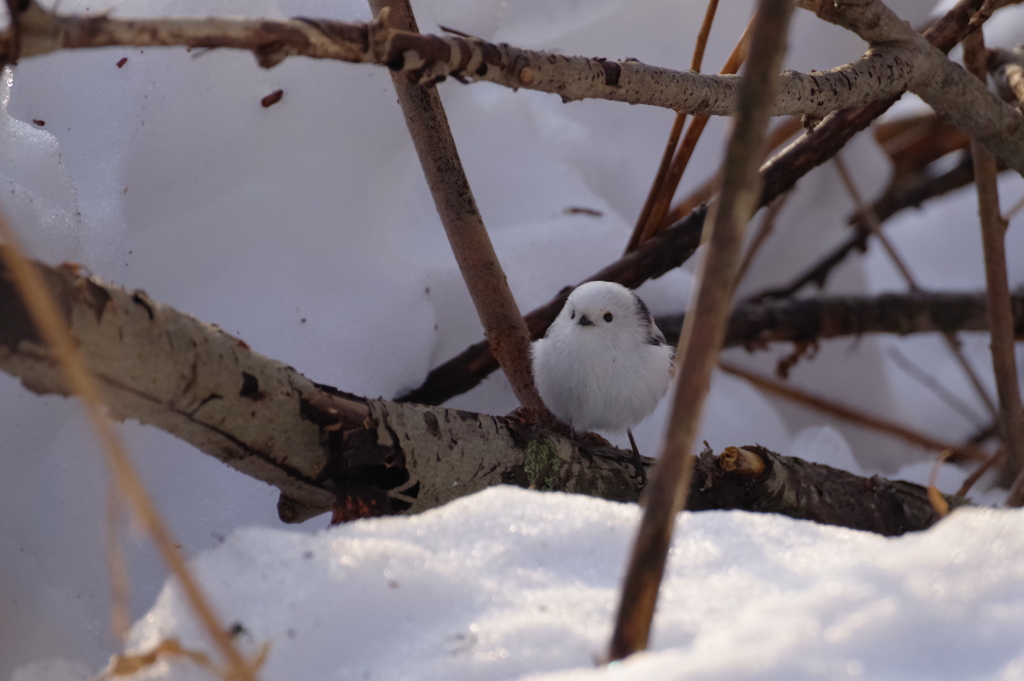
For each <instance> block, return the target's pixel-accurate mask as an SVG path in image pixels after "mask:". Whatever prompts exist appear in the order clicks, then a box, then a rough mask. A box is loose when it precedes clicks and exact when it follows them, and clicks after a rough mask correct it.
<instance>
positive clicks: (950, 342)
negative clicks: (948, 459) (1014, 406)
mask: <svg viewBox="0 0 1024 681" xmlns="http://www.w3.org/2000/svg"><path fill="white" fill-rule="evenodd" d="M832 160H833V161H835V164H836V169H837V170H839V177H840V178H841V180H842V182H843V185H844V186H845V187H846V191H847V193H849V195H850V198H852V199H853V203H854V205H855V206H857V213H858V214H859V215H860V217H861V219H862V220H864V222H865V223H867V225H868V229H870V230H871V234H872V235H873V236H874V237H875V238H877V239H878V240H879V241H880V242H881V243H882V246H883V247H884V248H885V252H886V253H887V254H888V256H889V259H890V260H892V262H893V264H894V265H896V269H897V270H898V271H899V273H900V276H902V277H903V281H904V282H905V283H906V284H907V288H909V289H910V290H911V291H920V290H921V288H920V287H919V286H918V285H917V281H916V280H915V279H914V275H913V274H911V272H910V268H909V267H907V264H906V263H905V262H904V261H903V258H902V257H901V256H900V254H899V253H898V252H897V251H896V248H895V247H894V246H893V245H892V242H890V241H889V238H888V237H887V236H885V234H884V233H883V232H882V224H881V222H880V221H879V219H878V215H876V214H875V212H874V211H873V210H872V209H871V206H869V205H867V203H866V202H865V201H864V199H863V197H862V196H861V194H860V191H859V190H858V189H857V185H856V183H855V182H854V181H853V177H852V176H851V175H850V171H849V170H848V169H847V167H846V164H845V163H844V162H843V158H842V154H836V156H835V158H834V159H832ZM943 339H944V340H945V342H946V347H947V348H948V349H949V352H950V354H952V355H953V359H955V360H956V361H957V364H959V365H960V370H961V371H963V372H964V375H965V376H966V377H967V380H968V381H969V382H970V384H971V386H972V387H973V388H974V392H975V393H976V394H977V395H978V397H979V398H981V402H982V404H984V405H985V408H986V409H988V412H989V414H990V415H991V416H993V417H994V416H996V415H997V414H998V411H997V410H996V405H995V404H994V403H993V402H992V398H991V397H989V396H988V391H987V390H985V386H983V385H982V384H981V379H980V378H978V374H977V372H976V371H974V367H972V366H971V365H970V363H969V362H968V361H967V358H966V357H964V353H963V352H962V351H961V349H960V339H959V338H957V336H956V334H952V333H949V334H943Z"/></svg>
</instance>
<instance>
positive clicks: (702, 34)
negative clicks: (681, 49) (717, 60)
mask: <svg viewBox="0 0 1024 681" xmlns="http://www.w3.org/2000/svg"><path fill="white" fill-rule="evenodd" d="M717 10H718V0H708V6H707V9H706V10H705V11H704V21H703V22H702V23H701V25H700V31H699V32H698V33H697V43H696V45H694V47H693V58H692V59H691V60H690V70H691V71H697V72H699V71H700V67H701V63H702V62H703V61H704V48H705V47H707V44H708V35H709V34H710V33H711V24H712V23H713V22H714V20H715V12H716V11H717ZM685 122H686V114H685V113H684V112H682V111H678V112H676V117H675V120H673V121H672V130H671V131H669V135H668V142H666V143H665V151H664V152H663V153H662V155H661V163H660V164H659V165H658V172H657V174H656V175H655V176H654V182H652V183H651V189H650V191H649V192H648V193H647V200H646V201H644V207H643V209H641V211H640V215H639V217H637V220H636V226H635V227H634V228H633V234H632V236H630V238H629V243H628V244H627V245H626V250H625V253H629V252H630V251H632V250H635V249H636V247H637V244H638V243H639V238H640V234H641V233H642V232H643V230H644V225H646V224H647V221H648V219H649V218H650V217H651V211H652V210H653V208H654V204H655V203H656V202H657V201H658V198H659V197H660V196H661V195H662V193H663V192H664V186H665V177H666V175H668V170H669V166H670V165H671V163H672V155H673V154H675V151H676V146H677V145H678V144H679V135H680V134H681V133H682V131H683V123H685Z"/></svg>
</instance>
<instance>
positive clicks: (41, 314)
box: [0, 216, 256, 681]
mask: <svg viewBox="0 0 1024 681" xmlns="http://www.w3.org/2000/svg"><path fill="white" fill-rule="evenodd" d="M0 241H3V242H5V243H6V244H7V248H0V258H3V259H4V260H5V261H6V264H7V267H8V269H9V270H10V272H11V276H12V279H13V280H14V283H15V286H16V287H17V288H18V290H19V292H20V293H21V296H22V298H23V299H24V301H25V305H26V307H27V309H28V312H29V314H30V315H31V318H32V322H33V324H35V326H36V328H37V329H38V331H39V334H40V336H41V337H42V339H43V341H44V342H45V343H46V345H48V346H49V347H50V349H51V350H52V352H53V355H54V357H55V359H56V360H57V361H58V362H59V364H60V365H61V367H62V368H63V371H64V377H65V379H66V380H67V382H68V383H69V384H70V386H71V388H72V390H73V391H74V392H75V393H76V394H78V395H79V396H80V397H81V398H82V402H83V403H84V405H85V409H86V413H87V414H88V417H89V421H90V423H91V424H92V426H93V428H94V430H95V431H96V435H97V437H98V438H99V440H100V443H101V445H102V446H103V449H104V451H105V452H106V455H107V457H106V458H107V464H108V466H109V468H110V474H111V477H112V478H113V482H114V485H115V486H116V487H117V489H118V490H119V491H120V493H121V494H123V495H124V498H125V499H127V501H128V503H129V505H130V506H131V508H132V510H133V511H134V513H135V516H136V518H137V519H138V520H139V523H140V524H141V525H142V527H143V529H144V530H145V531H146V532H148V533H149V535H150V536H151V537H152V538H153V543H155V544H156V547H157V550H158V551H159V552H160V555H161V557H162V558H163V559H164V562H166V563H167V566H168V567H169V568H170V570H171V574H173V575H174V577H175V578H176V579H177V581H178V583H179V584H180V585H181V588H182V590H183V591H184V595H185V599H186V601H188V603H189V605H190V606H191V607H192V609H193V611H194V612H195V614H196V616H197V617H198V618H199V621H200V622H201V624H202V626H203V628H205V629H206V632H207V634H208V635H209V636H210V638H211V639H212V640H213V643H214V645H215V646H216V648H217V649H218V650H219V651H220V653H221V654H222V655H223V656H224V657H225V658H226V659H227V661H228V664H229V665H230V667H231V668H232V670H233V673H234V674H236V675H237V678H240V679H243V681H255V680H256V669H255V668H254V665H253V664H251V663H249V662H247V661H246V660H245V658H243V657H242V654H241V653H240V652H239V651H238V649H236V648H235V646H234V643H232V641H231V638H230V637H229V636H228V633H227V629H226V628H224V627H223V626H221V624H220V623H219V621H218V618H217V616H216V615H215V614H214V612H213V608H212V607H211V606H210V603H209V601H208V600H207V598H206V596H205V595H204V594H203V591H202V589H201V588H200V586H199V583H198V582H197V581H196V579H195V577H193V576H192V573H191V571H190V570H189V568H188V565H187V564H186V563H185V560H184V558H182V556H181V553H180V552H179V550H178V548H177V547H178V545H177V544H176V543H175V541H174V539H173V537H172V536H171V532H170V530H169V529H168V528H167V526H166V525H164V522H163V519H162V518H161V517H160V515H159V513H158V512H157V510H156V507H155V506H154V505H153V501H152V499H151V498H150V496H149V494H148V493H147V492H146V489H145V487H144V486H143V484H142V481H141V480H140V479H139V476H138V474H137V473H136V472H135V467H134V466H133V465H132V462H131V459H130V457H129V456H128V452H127V451H126V450H125V449H124V445H123V444H122V443H121V439H120V438H119V437H118V436H117V433H116V432H115V431H114V428H113V426H112V425H111V423H110V421H109V420H108V419H107V418H106V417H105V416H104V415H103V413H102V406H101V405H103V404H104V400H103V398H102V396H101V392H100V388H99V385H98V383H97V381H96V379H95V377H94V376H93V375H92V373H91V372H90V371H89V369H88V368H87V367H86V364H85V361H84V360H83V359H82V357H81V355H80V353H79V352H78V350H77V349H76V347H75V343H74V341H73V340H72V338H71V335H70V333H69V332H68V328H67V324H66V322H65V320H64V318H63V317H62V316H61V313H60V312H59V311H58V308H57V304H56V303H55V301H54V299H53V297H52V295H51V294H50V292H49V290H48V289H47V288H46V284H45V282H44V281H43V278H42V277H41V276H40V274H39V272H38V271H37V270H36V269H35V268H34V267H33V266H32V265H31V264H29V262H28V261H27V260H26V259H25V257H24V256H23V255H22V253H23V251H22V250H21V247H20V245H19V239H18V238H17V237H16V236H15V234H14V232H13V230H12V229H11V227H10V225H9V224H8V223H7V220H6V219H4V218H3V217H2V216H0Z"/></svg>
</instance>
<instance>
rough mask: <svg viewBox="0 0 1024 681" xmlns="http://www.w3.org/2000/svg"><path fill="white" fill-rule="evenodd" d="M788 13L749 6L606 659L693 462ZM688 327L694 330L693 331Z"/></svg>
mask: <svg viewBox="0 0 1024 681" xmlns="http://www.w3.org/2000/svg"><path fill="white" fill-rule="evenodd" d="M792 10H793V3H792V0H761V1H760V2H759V3H758V10H757V20H756V22H755V24H754V29H753V37H752V40H751V48H750V54H751V58H750V60H749V62H748V64H747V66H748V68H747V69H746V72H745V76H744V78H743V80H742V83H741V85H740V94H739V106H738V115H737V119H736V123H735V127H734V128H733V131H732V135H731V136H730V139H729V144H728V146H727V148H726V156H725V161H724V163H723V167H724V171H723V182H722V192H721V195H720V198H719V201H718V203H717V212H716V216H715V220H714V223H713V227H711V228H710V236H709V238H708V239H707V244H708V250H707V254H706V256H705V258H704V260H703V261H702V263H701V265H700V267H699V268H698V269H699V275H698V277H697V287H696V291H695V294H694V302H693V305H692V306H691V307H690V313H689V314H688V315H687V317H686V322H685V325H684V327H683V333H682V338H681V339H680V341H679V357H680V360H679V380H678V383H677V385H676V392H675V395H674V397H673V403H672V416H671V421H670V423H669V430H668V433H667V434H666V437H665V443H664V445H663V446H662V448H661V456H660V460H659V463H658V466H657V467H656V468H655V469H654V476H653V478H652V479H651V482H650V492H649V497H648V500H647V507H646V509H645V510H644V515H643V519H642V520H641V522H640V528H639V532H638V535H637V538H636V543H635V545H634V548H633V552H632V555H631V557H630V561H629V568H628V570H627V573H626V579H625V583H624V585H623V588H622V595H621V598H620V601H619V611H618V616H617V617H616V622H615V631H614V633H613V634H612V640H611V645H610V650H609V657H610V658H611V659H613V660H618V659H622V658H623V657H626V656H627V655H631V654H632V653H634V652H636V651H638V650H642V649H644V648H646V647H647V641H648V638H649V636H650V630H651V622H652V620H653V618H654V606H655V603H656V601H657V597H658V588H659V586H660V584H661V578H662V575H663V574H664V570H665V563H666V560H667V557H668V549H669V545H670V543H671V540H672V531H673V528H674V525H675V516H676V514H677V513H678V512H679V510H680V509H682V508H683V506H684V505H685V501H686V495H687V492H688V491H689V487H690V476H691V475H692V472H693V465H694V457H693V456H692V455H691V454H690V450H691V448H692V447H693V440H694V436H695V433H696V429H697V424H698V422H699V420H700V414H701V409H702V406H703V402H704V397H705V395H706V394H707V390H708V386H709V384H710V381H711V373H712V371H713V370H714V366H715V360H716V358H717V356H718V353H719V351H720V350H721V347H722V341H723V340H724V339H725V330H726V323H727V321H728V315H729V308H730V302H731V299H732V292H733V289H734V286H735V283H736V272H737V270H738V268H739V264H740V258H741V250H742V248H743V231H744V229H745V227H746V225H747V222H748V221H749V220H750V218H751V216H752V215H753V214H754V210H755V209H756V207H757V201H758V198H759V195H760V183H759V180H760V176H759V174H758V164H759V160H760V158H761V156H762V154H763V152H764V146H765V131H766V130H767V127H768V116H769V112H768V106H769V104H770V102H771V101H772V99H773V98H774V96H775V90H776V88H777V87H778V74H779V68H780V65H781V62H782V55H783V52H784V51H785V45H786V34H787V32H788V27H789V19H790V16H791V14H792ZM694 328H699V329H700V331H699V332H698V333H694V332H693V330H694Z"/></svg>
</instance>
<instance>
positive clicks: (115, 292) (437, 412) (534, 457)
mask: <svg viewBox="0 0 1024 681" xmlns="http://www.w3.org/2000/svg"><path fill="white" fill-rule="evenodd" d="M0 248H2V247H0ZM37 267H38V268H39V270H40V273H41V274H42V275H43V276H44V277H45V278H46V281H47V285H48V286H49V287H50V289H51V290H52V291H53V293H54V294H55V295H56V297H57V300H58V301H59V304H60V307H61V310H62V313H63V315H64V316H65V319H66V320H67V321H68V322H69V324H70V327H71V331H72V336H73V337H74V339H75V342H76V343H77V344H78V346H79V348H80V350H81V351H82V353H83V355H84V356H85V358H86V360H87V362H88V364H89V366H90V367H91V369H92V370H93V371H94V372H95V373H96V375H97V377H98V378H99V380H100V382H101V384H102V388H103V393H104V397H105V399H106V401H107V403H108V405H109V407H110V408H111V410H112V411H114V412H115V413H116V414H117V415H119V416H120V417H121V418H131V419H135V420H137V421H140V422H142V423H147V424H150V425H153V426H155V427H157V428H160V429H162V430H164V431H167V432H169V433H171V434H172V435H175V436H176V437H178V438H180V439H182V440H184V441H186V442H189V443H190V444H192V445H193V446H195V447H196V448H197V449H199V450H200V451H202V452H204V453H205V454H208V455H210V456H213V457H215V458H217V459H219V460H221V461H223V462H224V463H226V464H228V465H230V466H232V467H233V468H235V469H237V470H238V471H240V472H242V473H245V474H247V475H250V476H252V477H254V478H256V479H258V480H262V481H264V482H266V483H268V484H270V485H274V486H275V487H277V488H278V489H280V490H281V500H280V502H279V505H278V512H279V514H280V516H281V519H282V520H284V521H285V522H301V521H303V520H306V519H308V518H311V517H313V516H316V515H319V514H321V513H326V512H332V511H333V513H334V517H335V519H336V520H339V521H340V520H347V519H352V518H360V517H367V516H373V515H389V514H395V513H417V512H421V511H424V510H427V509H430V508H433V507H435V506H438V505H440V504H443V503H445V502H447V501H449V500H451V499H455V498H457V497H460V496H463V495H466V494H471V493H473V492H476V491H478V490H481V489H484V488H485V487H488V486H491V485H495V484H514V485H519V486H523V487H532V488H535V489H540V490H557V491H566V492H576V493H581V494H588V495H592V496H598V497H602V498H605V499H610V500H614V501H623V502H635V501H637V500H638V499H639V497H640V494H641V492H642V488H641V484H640V479H641V478H640V476H638V475H637V471H636V469H635V467H634V464H633V454H632V452H627V451H624V450H620V449H616V448H614V447H611V446H609V445H608V444H607V443H606V442H604V441H603V440H601V439H600V438H596V437H594V436H588V437H586V438H583V439H580V440H573V439H571V438H569V437H567V435H566V434H565V433H564V432H561V431H559V430H558V428H557V427H556V428H553V429H550V428H544V427H542V426H540V425H537V424H536V423H534V422H533V421H531V420H528V419H524V418H521V417H520V416H517V415H512V416H509V417H499V416H489V415H486V414H473V413H468V412H463V411H458V410H453V409H444V408H441V407H430V406H425V405H416V404H401V403H396V402H390V401H386V400H364V399H362V398H359V397H356V396H353V395H349V394H347V393H344V392H342V391H339V390H337V389H335V388H331V387H329V386H325V385H319V384H316V383H314V382H312V381H310V380H309V379H307V378H306V377H304V376H302V375H301V374H299V373H298V372H296V371H295V370H294V369H292V368H291V367H288V366H285V365H284V364H282V363H280V362H277V361H274V360H272V359H268V358H266V357H263V356H261V355H259V354H257V353H255V352H253V351H252V350H250V349H249V348H248V346H246V344H245V343H244V342H243V341H241V340H239V339H237V338H234V337H233V336H231V335H229V334H227V333H225V332H223V331H221V330H220V329H218V328H217V327H215V326H211V325H209V324H204V323H202V322H199V321H197V320H196V319H194V318H192V317H190V316H188V315H185V314H182V313H180V312H177V311H176V310H174V309H173V308H170V307H167V306H165V305H161V304H159V303H156V302H154V301H152V300H150V299H149V298H148V297H147V296H146V295H145V294H144V293H142V292H141V291H134V292H129V291H125V290H123V289H121V288H118V287H114V286H109V285H106V284H104V283H102V282H100V281H98V280H96V279H90V278H87V277H84V276H81V275H80V274H78V273H77V272H76V271H75V270H74V268H73V267H61V268H50V267H46V266H43V265H37ZM0 370H3V371H5V372H7V373H9V374H12V375H14V376H18V377H20V378H21V380H22V383H23V384H24V385H25V387H26V388H28V389H30V390H32V391H34V392H37V393H40V394H45V393H56V394H62V395H66V394H68V389H67V387H66V385H65V383H64V381H63V379H62V376H61V372H60V369H59V368H58V367H57V366H56V365H55V364H54V361H53V359H52V358H51V357H50V354H49V352H48V350H47V348H46V347H45V346H44V345H43V344H42V343H41V342H40V340H39V336H38V334H37V332H36V330H35V328H34V327H33V326H32V324H31V322H30V321H29V318H28V315H27V313H26V310H25V308H24V306H23V305H22V303H21V300H20V298H19V297H18V296H17V294H16V292H15V291H14V288H13V285H12V282H11V281H10V277H9V273H8V272H7V270H6V269H4V268H0ZM745 449H750V450H752V451H756V452H760V451H761V450H760V449H758V448H756V447H746V448H745ZM764 456H765V457H766V459H765V460H766V461H767V462H768V463H767V464H766V470H769V471H775V472H774V473H773V475H774V476H776V477H778V476H780V475H782V473H781V472H780V471H791V472H788V473H785V477H786V479H788V480H794V481H797V484H799V481H800V480H802V479H805V478H807V475H808V474H803V473H797V472H794V471H799V470H801V467H802V466H808V465H809V466H812V467H813V466H814V465H813V464H806V463H805V462H800V461H798V460H789V459H783V458H780V457H778V456H777V455H772V454H770V453H768V454H764ZM772 457H775V458H772ZM776 459H778V460H779V461H782V463H774V462H775V461H776ZM652 463H653V460H651V459H644V461H643V464H642V465H643V466H644V467H646V468H649V467H650V466H651V465H652ZM776 468H778V469H779V470H776ZM697 471H698V473H697V476H696V477H695V482H694V484H693V489H692V490H691V494H690V499H691V505H690V506H689V507H690V508H692V509H695V510H698V509H700V510H703V509H710V508H742V509H747V510H759V511H778V512H784V513H787V514H788V515H793V516H794V517H805V518H811V519H815V520H819V521H820V522H829V523H833V524H839V525H844V526H848V527H857V528H859V529H867V530H870V531H875V532H883V533H885V532H890V531H892V528H903V529H904V531H905V530H910V529H923V527H926V526H927V525H924V524H921V523H923V522H925V521H923V520H922V521H920V522H919V523H918V524H916V525H912V524H909V523H904V524H901V523H902V522H903V521H898V522H897V521H892V520H891V519H890V520H889V521H886V523H888V524H886V523H883V522H881V521H871V522H874V523H875V524H874V525H872V524H871V522H869V521H866V520H860V519H858V518H860V517H861V516H859V515H851V516H849V517H848V518H847V517H844V516H843V514H833V515H829V513H828V510H827V509H820V508H819V509H816V508H815V507H813V506H807V504H808V503H811V504H813V503H817V502H818V501H820V502H821V503H825V501H826V500H824V499H821V498H820V497H819V496H815V492H814V491H813V490H803V491H798V488H794V487H792V484H793V483H787V484H790V485H791V486H790V487H784V488H782V489H785V490H787V491H786V492H785V493H784V494H782V495H781V498H782V499H784V500H786V502H787V503H786V504H782V503H781V502H780V503H779V504H775V505H773V504H770V503H768V502H764V501H760V502H759V501H757V496H758V495H759V494H760V492H758V491H757V490H758V487H757V486H756V485H759V484H762V483H764V482H765V481H767V480H769V478H767V477H763V476H762V477H757V478H756V479H751V478H750V476H749V474H747V475H740V474H739V473H737V472H736V471H734V470H731V469H727V468H721V467H720V466H719V465H718V463H717V458H715V457H710V458H709V457H708V456H705V457H703V458H702V459H701V460H700V461H699V462H698V463H697ZM821 475H824V476H826V477H827V476H831V475H836V476H838V477H839V478H843V477H844V476H846V475H848V474H844V473H842V472H841V471H835V472H833V473H828V472H825V473H821ZM771 479H773V480H774V479H775V478H771ZM807 479H809V478H807ZM844 479H845V478H844ZM814 484H819V483H818V482H815V483H814ZM843 484H846V485H847V487H845V488H843V489H845V490H846V491H845V492H843V493H844V494H846V493H849V494H859V493H864V491H865V490H868V491H870V490H874V492H872V493H873V494H875V495H876V496H875V497H864V498H863V499H861V501H860V502H856V501H853V500H855V499H857V498H858V497H851V504H852V505H857V506H864V507H865V508H867V507H870V506H871V504H875V505H879V504H881V502H879V501H877V499H879V498H882V497H880V496H878V495H882V496H884V492H881V491H879V490H878V488H879V485H880V483H877V484H876V483H870V482H865V480H864V479H862V478H856V476H850V477H849V479H848V481H847V483H843ZM771 488H772V489H777V488H778V485H777V483H774V482H773V483H771ZM906 489H910V490H913V493H912V494H911V493H904V492H901V494H902V495H903V496H901V497H900V499H901V501H900V502H899V503H900V504H903V505H906V506H907V507H908V508H911V507H914V504H917V503H918V501H920V503H925V504H926V503H927V494H926V491H925V490H924V489H923V488H919V487H917V486H909V487H907V488H906ZM837 494H839V492H837ZM904 497H908V498H907V499H904ZM793 498H798V499H801V500H802V501H801V502H800V504H797V505H794V504H793V503H791V500H792V499H793ZM872 499H875V500H876V501H872ZM921 500H923V501H921ZM951 502H953V503H955V500H952V499H951ZM894 503H895V502H890V503H889V505H890V506H892V504H894ZM886 508H888V506H886ZM861 515H863V514H862V513H861ZM914 517H918V518H926V517H927V512H926V509H923V508H917V511H916V512H915V515H914Z"/></svg>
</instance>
